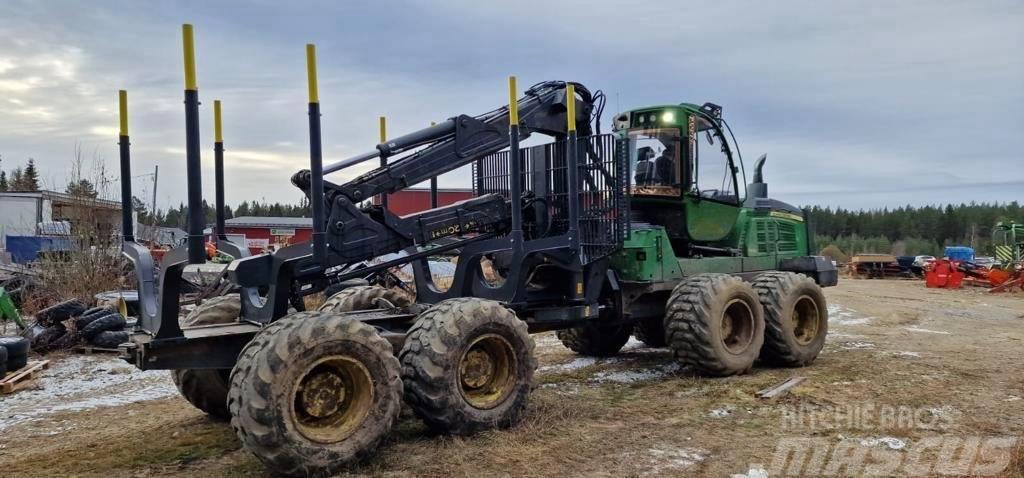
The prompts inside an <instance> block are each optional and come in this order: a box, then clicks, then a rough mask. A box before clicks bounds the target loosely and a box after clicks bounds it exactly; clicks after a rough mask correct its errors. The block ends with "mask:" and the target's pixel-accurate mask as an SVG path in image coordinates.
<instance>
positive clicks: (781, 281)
mask: <svg viewBox="0 0 1024 478" xmlns="http://www.w3.org/2000/svg"><path fill="white" fill-rule="evenodd" d="M754 290H756V291H757V295H758V296H759V297H760V298H761V305H762V306H763V307H764V321H765V329H764V347H763V348H761V360H764V361H765V362H768V363H771V364H775V365H781V366H786V367H803V366H806V365H810V363H811V362H814V359H816V358H817V357H818V353H820V352H821V349H822V347H824V346H825V336H826V335H827V334H828V305H827V303H826V302H825V294H824V293H823V292H822V291H821V287H819V286H818V284H817V283H816V282H814V279H811V278H810V277H807V276H805V275H803V274H797V273H795V272H766V273H764V274H761V275H759V276H757V278H756V279H754Z"/></svg>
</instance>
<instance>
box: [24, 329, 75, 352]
mask: <svg viewBox="0 0 1024 478" xmlns="http://www.w3.org/2000/svg"><path fill="white" fill-rule="evenodd" d="M67 332H68V329H67V328H66V327H64V324H60V323H58V324H56V325H51V326H49V327H47V328H46V329H45V330H43V331H42V332H40V333H39V335H36V336H35V339H33V340H32V348H33V349H34V350H35V351H36V352H41V353H45V352H48V351H49V350H50V344H51V343H53V342H54V341H55V340H57V339H59V338H61V337H62V336H64V334H66V333H67Z"/></svg>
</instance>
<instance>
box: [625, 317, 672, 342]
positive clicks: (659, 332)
mask: <svg viewBox="0 0 1024 478" xmlns="http://www.w3.org/2000/svg"><path fill="white" fill-rule="evenodd" d="M633 336H634V337H636V339H637V340H639V341H641V342H643V343H644V344H646V345H647V346H648V347H664V346H665V345H668V342H666V341H665V321H664V320H663V319H661V318H660V317H652V318H649V319H644V320H640V321H638V322H637V323H636V324H635V325H634V326H633Z"/></svg>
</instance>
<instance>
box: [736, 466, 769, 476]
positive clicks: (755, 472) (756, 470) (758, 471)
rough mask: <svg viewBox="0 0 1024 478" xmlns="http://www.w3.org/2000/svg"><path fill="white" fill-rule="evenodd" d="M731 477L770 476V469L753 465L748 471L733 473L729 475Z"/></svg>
mask: <svg viewBox="0 0 1024 478" xmlns="http://www.w3.org/2000/svg"><path fill="white" fill-rule="evenodd" d="M729 478H768V470H765V469H764V468H762V467H761V466H760V465H758V466H751V467H750V469H749V470H747V472H746V473H733V474H731V475H729Z"/></svg>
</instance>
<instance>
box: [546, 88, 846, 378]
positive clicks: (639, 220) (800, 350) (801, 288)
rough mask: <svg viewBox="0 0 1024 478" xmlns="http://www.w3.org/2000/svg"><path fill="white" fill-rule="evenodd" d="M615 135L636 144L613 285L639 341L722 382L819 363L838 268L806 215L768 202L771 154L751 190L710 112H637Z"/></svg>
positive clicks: (592, 346)
mask: <svg viewBox="0 0 1024 478" xmlns="http://www.w3.org/2000/svg"><path fill="white" fill-rule="evenodd" d="M614 129H615V132H616V134H618V135H619V136H620V138H626V139H628V140H629V141H628V144H629V149H630V151H629V163H630V164H629V171H630V177H629V181H630V187H629V192H630V208H629V213H630V215H631V217H630V221H629V222H630V233H629V235H628V237H627V238H626V240H625V241H624V243H623V247H622V249H621V250H619V251H618V252H616V253H615V254H614V255H612V256H611V258H610V265H611V269H612V270H614V271H615V281H614V282H615V283H614V284H613V285H612V288H614V289H617V290H616V291H615V292H616V293H615V294H613V295H614V296H615V297H616V298H617V299H616V302H617V303H616V304H615V309H617V310H618V312H619V313H620V314H621V316H622V317H625V318H629V319H631V320H629V322H632V324H633V333H634V335H636V336H637V337H638V338H640V339H641V340H642V341H644V342H645V343H647V344H649V345H654V346H663V345H671V346H672V348H673V349H674V350H675V351H676V352H677V355H680V356H681V358H684V359H686V360H684V361H685V362H687V363H688V364H690V365H693V366H695V367H696V368H698V369H700V370H701V371H702V372H705V373H708V374H713V375H727V374H732V373H737V372H739V373H742V372H743V371H745V370H746V369H748V368H749V367H750V364H751V362H752V361H753V358H754V357H751V356H749V355H750V354H751V353H753V354H754V356H757V355H760V358H761V359H762V360H767V361H770V362H773V363H777V364H781V365H791V366H793V365H796V366H800V365H806V364H808V363H810V362H811V361H813V360H814V358H815V357H816V356H817V354H818V352H819V351H820V350H821V347H822V345H823V344H824V340H825V335H826V333H827V308H826V305H825V300H824V296H823V294H822V293H821V289H820V287H828V286H834V285H835V284H836V282H837V279H838V276H837V271H836V268H835V266H834V265H833V264H832V263H831V261H829V260H827V259H825V258H823V257H817V256H813V255H812V254H813V250H814V246H813V244H812V241H811V238H812V236H813V231H812V230H811V227H810V226H809V225H808V223H807V222H808V221H807V217H806V215H805V214H804V212H803V211H801V210H800V209H798V208H796V207H794V206H792V205H789V204H786V203H784V202H782V201H778V200H774V199H769V198H768V197H767V189H768V188H767V184H766V183H765V182H764V179H763V175H762V171H761V170H762V168H763V166H764V162H765V159H766V158H765V156H762V157H761V158H759V159H758V160H757V162H756V164H755V167H754V172H753V178H752V179H753V180H752V181H751V182H750V184H747V182H746V177H745V174H746V172H745V171H744V170H743V167H742V160H741V158H740V157H739V156H738V155H739V152H738V147H737V146H736V143H735V138H734V137H733V136H732V133H731V131H730V130H729V127H728V124H727V123H726V122H725V120H724V119H723V118H722V109H721V108H720V107H719V106H717V105H714V104H711V103H705V104H704V105H701V106H698V105H695V104H688V103H683V104H678V105H664V106H653V107H646V108H638V109H633V110H630V111H627V112H624V113H621V114H619V115H617V116H616V117H615V118H614ZM740 279H743V280H744V281H741V280H740ZM744 282H745V283H744ZM750 289H753V292H754V293H755V294H756V297H755V298H754V299H753V301H752V300H751V297H749V295H750V292H751V290H750ZM756 302H760V307H759V306H758V304H757V303H756ZM694 312H696V313H694ZM762 314H763V317H764V320H763V321H762V320H759V317H758V316H761V315H762ZM694 316H703V317H705V319H707V320H706V321H704V322H703V323H698V322H695V321H693V320H692V318H693V317H694ZM762 328H763V330H764V331H763V332H762ZM559 336H560V337H561V338H562V339H563V342H565V343H566V345H567V346H569V347H570V348H573V349H574V350H577V351H578V352H584V353H590V354H594V353H598V354H599V353H600V352H601V351H602V350H608V351H612V350H617V348H618V347H617V345H618V342H620V341H622V340H624V339H625V338H628V337H626V336H625V333H624V332H619V333H617V332H616V330H614V328H613V327H605V328H603V329H598V328H597V327H582V328H577V329H570V330H566V331H560V332H559ZM761 337H763V340H764V344H763V347H761V346H759V345H758V342H760V341H761ZM708 344H712V346H711V347H710V349H712V350H709V347H708ZM719 349H721V350H719ZM758 350H760V352H759V353H758V352H757V351H758ZM751 351H753V352H751Z"/></svg>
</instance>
